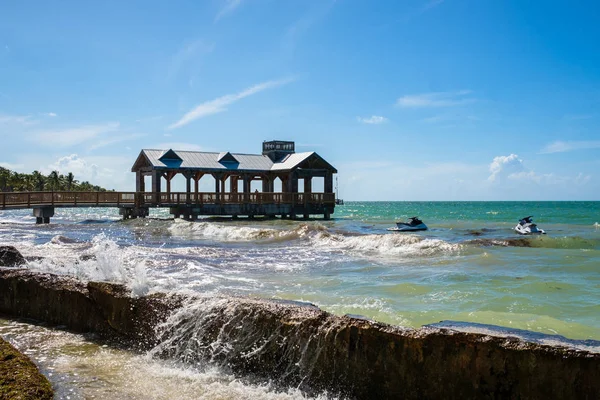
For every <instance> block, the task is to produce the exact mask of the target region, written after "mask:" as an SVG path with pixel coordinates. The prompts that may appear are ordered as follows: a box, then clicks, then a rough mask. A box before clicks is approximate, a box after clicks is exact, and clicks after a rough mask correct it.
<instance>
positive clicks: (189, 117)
mask: <svg viewBox="0 0 600 400" xmlns="http://www.w3.org/2000/svg"><path fill="white" fill-rule="evenodd" d="M293 80H294V79H292V78H288V79H282V80H274V81H267V82H262V83H259V84H257V85H254V86H252V87H249V88H247V89H245V90H243V91H241V92H239V93H235V94H228V95H225V96H222V97H218V98H216V99H214V100H210V101H206V102H204V103H202V104H200V105H198V106H196V107H195V108H194V109H192V110H191V111H189V112H188V113H186V114H185V115H184V116H183V117H181V119H180V120H179V121H177V122H175V123H173V124H172V125H170V126H169V127H168V129H176V128H180V127H182V126H184V125H187V124H189V123H190V122H192V121H194V120H196V119H198V118H203V117H206V116H209V115H212V114H217V113H220V112H223V111H226V110H227V108H225V107H226V106H228V105H230V104H233V103H235V102H236V101H238V100H241V99H243V98H245V97H248V96H251V95H253V94H256V93H259V92H262V91H263V90H266V89H271V88H274V87H278V86H283V85H286V84H288V83H290V82H292V81H293Z"/></svg>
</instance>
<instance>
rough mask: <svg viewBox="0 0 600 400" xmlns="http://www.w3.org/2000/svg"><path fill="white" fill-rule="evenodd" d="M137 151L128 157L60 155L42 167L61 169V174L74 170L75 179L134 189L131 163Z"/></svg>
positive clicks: (43, 169) (108, 186)
mask: <svg viewBox="0 0 600 400" xmlns="http://www.w3.org/2000/svg"><path fill="white" fill-rule="evenodd" d="M136 156H137V153H135V154H132V155H130V156H128V157H123V156H96V157H93V156H92V157H86V158H85V159H84V158H81V157H79V156H78V155H77V154H70V155H67V156H64V157H60V158H59V159H58V160H56V161H54V162H50V163H49V164H46V166H45V167H42V168H40V170H41V171H42V173H44V174H48V173H50V171H54V170H57V171H60V173H61V174H67V173H69V172H72V173H73V175H75V179H76V180H78V181H80V182H82V181H88V182H90V183H91V184H94V185H99V186H102V187H104V188H106V189H115V190H133V188H135V175H134V174H133V173H131V165H132V164H133V162H134V161H135V157H136Z"/></svg>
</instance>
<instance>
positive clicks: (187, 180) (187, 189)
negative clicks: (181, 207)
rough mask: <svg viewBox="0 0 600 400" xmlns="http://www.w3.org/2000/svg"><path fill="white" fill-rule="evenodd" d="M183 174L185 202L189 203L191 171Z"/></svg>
mask: <svg viewBox="0 0 600 400" xmlns="http://www.w3.org/2000/svg"><path fill="white" fill-rule="evenodd" d="M183 176H185V192H186V201H185V202H186V203H188V204H189V203H190V201H191V199H190V197H191V196H192V173H191V172H186V173H184V174H183Z"/></svg>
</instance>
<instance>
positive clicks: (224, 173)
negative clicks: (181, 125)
mask: <svg viewBox="0 0 600 400" xmlns="http://www.w3.org/2000/svg"><path fill="white" fill-rule="evenodd" d="M262 147H263V148H262V154H240V153H230V152H221V153H217V152H200V151H180V150H173V149H167V150H164V149H163V150H150V149H144V150H142V151H141V152H140V154H139V156H138V158H137V160H136V161H135V163H134V165H133V167H132V168H131V171H132V172H135V174H136V192H138V193H144V199H143V205H142V204H140V205H139V206H138V207H137V209H131V210H128V209H123V212H124V215H125V216H126V217H127V216H128V213H131V214H130V215H131V216H136V215H140V216H144V215H146V214H147V210H146V207H148V206H163V207H164V206H169V207H170V209H171V213H172V214H174V215H176V216H181V217H184V218H188V219H195V218H197V217H198V216H199V215H231V216H234V217H236V216H238V215H245V216H249V217H253V216H256V215H265V216H276V215H280V216H282V217H290V218H296V217H297V216H303V217H304V218H308V217H309V215H315V214H316V215H323V216H324V218H325V219H329V218H330V216H331V214H332V213H333V212H334V207H335V194H334V192H333V174H335V173H337V170H336V169H335V168H334V167H333V166H332V165H331V164H329V163H328V162H327V161H325V160H324V159H323V158H322V157H321V156H319V155H318V154H317V153H315V152H303V153H296V152H295V144H294V142H288V141H265V142H263V145H262ZM177 174H181V175H183V176H184V177H185V181H186V190H185V192H172V191H171V180H172V179H173V178H174V177H175V176H176V175H177ZM147 176H150V177H151V179H150V180H151V190H150V191H147V188H146V182H145V177H147ZM204 177H209V179H213V180H214V185H215V186H214V188H215V189H214V192H208V193H207V192H199V181H200V179H203V178H204ZM313 178H323V192H320V193H316V192H313V190H312V187H313ZM278 179H279V181H280V187H281V191H279V192H276V191H275V182H276V180H278ZM253 181H260V182H261V185H260V187H261V189H262V190H261V191H259V190H258V189H256V190H255V191H254V192H253V191H252V190H251V186H252V182H253ZM300 181H302V186H303V187H302V188H299V182H300ZM192 182H193V185H192ZM299 189H301V190H299Z"/></svg>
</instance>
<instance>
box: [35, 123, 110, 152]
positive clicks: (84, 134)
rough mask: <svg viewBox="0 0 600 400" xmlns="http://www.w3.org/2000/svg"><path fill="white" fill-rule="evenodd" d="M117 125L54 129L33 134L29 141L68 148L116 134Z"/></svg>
mask: <svg viewBox="0 0 600 400" xmlns="http://www.w3.org/2000/svg"><path fill="white" fill-rule="evenodd" d="M118 129H119V123H107V124H103V125H87V126H82V127H78V128H68V129H54V130H44V131H38V132H34V133H33V135H31V136H30V139H31V140H33V141H35V142H36V143H39V144H40V145H45V146H49V147H69V146H74V145H78V144H81V143H84V142H87V141H89V140H92V139H94V138H96V137H98V136H101V135H107V134H111V133H114V132H116V131H117V130H118Z"/></svg>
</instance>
